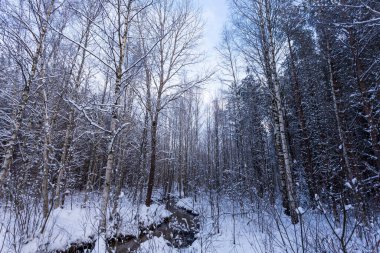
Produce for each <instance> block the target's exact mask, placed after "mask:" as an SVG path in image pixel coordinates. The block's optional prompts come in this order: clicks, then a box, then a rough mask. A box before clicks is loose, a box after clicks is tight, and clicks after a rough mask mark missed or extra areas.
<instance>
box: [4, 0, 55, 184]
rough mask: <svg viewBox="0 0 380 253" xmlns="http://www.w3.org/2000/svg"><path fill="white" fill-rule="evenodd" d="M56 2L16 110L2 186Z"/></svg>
mask: <svg viewBox="0 0 380 253" xmlns="http://www.w3.org/2000/svg"><path fill="white" fill-rule="evenodd" d="M54 1H55V0H52V1H51V2H50V6H49V8H48V10H47V13H46V22H44V24H43V25H42V28H41V32H40V36H39V40H38V43H37V46H36V51H35V53H34V54H33V58H32V66H31V70H30V74H29V76H28V80H26V82H25V84H24V88H23V91H22V94H21V101H20V103H19V104H18V107H17V109H16V119H15V124H14V128H13V131H12V135H11V138H10V140H9V141H8V143H7V148H6V151H5V154H4V157H3V164H2V165H1V169H0V184H3V182H4V181H5V179H6V177H7V176H8V173H9V171H10V168H11V167H12V163H13V155H14V150H15V147H16V145H17V142H18V135H19V131H20V128H21V125H22V121H23V118H24V115H23V114H24V111H25V107H26V105H27V104H28V101H29V93H30V88H31V85H32V83H33V82H34V78H35V76H36V72H37V66H38V62H39V60H40V58H41V56H42V53H43V45H44V42H45V37H46V33H47V26H48V24H47V22H49V18H50V15H51V12H52V10H53V6H54Z"/></svg>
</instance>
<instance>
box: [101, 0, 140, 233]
mask: <svg viewBox="0 0 380 253" xmlns="http://www.w3.org/2000/svg"><path fill="white" fill-rule="evenodd" d="M132 2H133V0H129V1H128V3H127V10H126V14H124V15H125V19H124V23H123V24H122V26H124V31H123V32H122V29H121V28H122V27H120V28H119V29H118V39H119V40H118V41H119V44H118V49H119V52H118V53H119V58H118V60H117V62H116V64H117V68H116V80H115V91H114V98H113V99H114V102H113V107H112V117H111V127H110V134H109V137H108V138H109V144H108V151H107V166H106V174H105V178H104V185H103V194H102V202H101V207H100V212H101V219H100V222H99V230H100V231H101V232H105V231H106V229H107V207H108V202H109V196H110V189H111V177H112V170H113V163H114V157H115V154H114V142H115V139H116V137H117V136H116V135H117V133H116V124H117V122H118V108H119V104H120V98H121V80H122V77H123V65H124V59H125V53H126V52H125V50H126V47H127V40H128V32H129V30H128V28H129V22H130V20H129V14H130V11H131V7H132ZM118 15H122V13H121V10H120V6H118Z"/></svg>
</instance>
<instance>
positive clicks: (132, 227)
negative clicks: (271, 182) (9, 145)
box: [0, 194, 380, 253]
mask: <svg viewBox="0 0 380 253" xmlns="http://www.w3.org/2000/svg"><path fill="white" fill-rule="evenodd" d="M82 203H83V202H82V196H81V195H77V196H75V197H73V199H70V200H67V201H66V206H65V208H63V209H61V208H59V209H57V210H53V211H52V213H51V215H50V217H49V220H48V222H47V223H46V228H45V230H44V232H43V233H40V231H41V226H42V225H43V219H41V218H36V217H29V218H28V219H30V220H29V221H26V220H25V221H24V222H30V223H31V224H29V225H28V226H25V227H28V228H29V229H34V230H31V231H23V232H24V233H23V234H22V233H21V231H20V228H18V227H17V225H14V224H16V223H15V220H16V217H17V218H18V219H19V218H20V217H19V216H17V215H16V214H15V213H12V212H9V209H8V211H7V212H5V211H4V208H3V209H0V212H1V213H0V214H1V218H2V219H1V221H0V252H7V253H8V252H9V253H11V252H20V253H34V252H50V251H53V250H59V249H60V250H63V249H66V248H67V247H68V246H69V245H70V243H75V242H86V241H91V240H93V239H96V245H95V249H94V250H93V252H97V253H103V252H106V250H105V245H106V243H105V240H104V239H105V238H104V237H102V236H101V235H99V233H98V220H99V203H100V201H99V197H97V196H96V195H93V196H91V201H90V202H89V203H90V204H89V205H87V206H86V207H85V208H82V207H81V204H82ZM217 203H218V204H217ZM176 205H177V206H178V207H181V208H184V209H187V210H193V211H194V212H196V213H198V214H199V220H200V232H199V233H198V234H197V239H196V241H195V242H194V243H193V244H192V245H191V246H190V247H188V248H185V249H175V248H172V247H171V246H169V243H168V242H167V241H165V239H164V238H162V237H153V238H152V239H150V240H148V241H146V242H144V243H142V244H141V246H140V248H139V249H138V251H137V252H152V253H154V252H183V253H195V252H210V253H213V252H215V253H217V252H218V253H229V252H231V253H232V252H239V253H240V252H242V253H244V252H254V253H255V252H258V253H259V252H322V251H323V250H325V252H339V247H340V244H339V241H338V240H337V237H336V235H341V233H342V231H339V230H332V229H331V227H329V225H328V222H327V220H326V218H327V216H325V215H323V214H322V213H318V211H311V210H306V212H305V213H303V215H302V217H301V218H302V220H301V223H300V224H297V225H292V224H291V223H290V221H289V218H288V217H287V216H285V215H283V214H282V212H281V210H280V208H278V209H277V208H273V207H270V206H265V205H264V204H262V203H261V204H255V206H252V205H249V204H247V203H244V202H243V203H240V202H236V201H231V199H228V198H220V199H218V202H216V201H214V202H210V199H209V197H208V196H207V195H206V194H203V195H200V196H197V201H195V200H194V199H193V198H184V199H180V200H179V201H178V202H177V204H176ZM260 205H261V206H260ZM255 210H256V211H255ZM257 210H260V211H257ZM118 211H119V214H120V218H121V221H122V222H121V226H120V228H119V229H118V231H117V232H119V233H121V234H124V235H126V234H128V235H135V236H137V235H138V233H139V226H149V225H150V224H159V223H161V222H162V221H163V220H164V218H165V217H169V216H170V215H171V213H170V212H169V211H167V210H166V209H165V206H164V205H163V204H157V203H155V204H153V205H152V206H151V207H149V208H147V207H145V205H143V204H142V205H134V204H132V202H131V201H130V200H129V199H128V198H127V197H126V196H124V197H122V198H121V199H120V206H119V210H118ZM31 214H33V213H31ZM24 218H26V216H25V217H24ZM18 222H19V221H18ZM17 224H20V223H17ZM375 224H378V223H376V222H374V223H373V224H372V225H373V227H372V228H371V233H363V234H364V236H363V237H362V239H359V238H358V236H357V234H356V233H355V234H353V236H352V238H349V237H348V235H349V234H350V232H351V231H352V230H351V227H350V226H351V224H348V225H349V226H348V229H347V230H346V231H347V232H346V233H347V234H348V235H347V237H346V240H348V239H349V241H348V243H347V250H348V251H347V252H376V251H374V250H376V248H373V245H376V243H378V242H379V238H380V229H379V227H378V226H377V227H376V225H375ZM110 225H111V224H110ZM301 225H302V230H301ZM367 232H368V231H367ZM334 233H336V234H334ZM368 234H370V235H371V236H368ZM301 238H302V239H301Z"/></svg>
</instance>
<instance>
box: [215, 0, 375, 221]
mask: <svg viewBox="0 0 380 253" xmlns="http://www.w3.org/2000/svg"><path fill="white" fill-rule="evenodd" d="M379 8H380V5H379V3H378V1H370V0H368V1H359V2H358V1H327V0H326V1H323V0H321V1H281V0H255V1H248V0H232V1H231V9H232V14H231V24H230V26H229V27H227V28H226V30H225V32H224V34H223V43H222V46H221V47H220V53H221V55H222V56H223V59H224V60H223V66H224V71H225V74H224V75H223V77H224V78H223V81H224V82H225V83H227V84H228V85H229V86H228V87H229V88H228V92H227V96H226V99H225V101H224V102H223V103H220V102H215V107H214V108H215V109H214V110H213V115H215V123H214V126H213V128H214V129H215V130H214V135H215V136H216V137H215V141H216V143H219V146H218V147H216V153H217V156H216V157H215V159H217V160H218V161H220V166H221V167H222V168H221V171H223V172H226V171H228V172H229V173H230V172H231V171H232V172H233V173H234V175H235V177H233V178H235V180H234V181H233V182H232V183H229V185H239V187H240V188H241V189H250V190H251V191H254V192H255V193H256V194H257V196H259V197H260V198H265V199H267V201H268V202H271V203H274V202H275V200H276V192H277V191H276V189H279V190H280V192H281V195H282V204H283V207H284V209H285V213H286V214H288V215H290V216H291V219H292V222H293V223H297V222H298V220H299V214H300V212H301V211H300V210H299V207H300V206H301V207H303V209H305V207H307V208H308V209H309V208H311V209H315V208H319V209H324V210H331V211H332V213H333V214H334V219H335V222H336V224H340V222H345V221H343V219H345V218H346V214H347V212H348V210H349V209H351V208H352V209H353V210H354V211H353V214H354V215H353V216H354V217H355V218H356V219H357V221H358V223H360V224H367V225H368V224H371V222H372V220H373V218H374V217H377V213H378V211H379V210H378V208H379V205H378V203H379V185H380V184H379V183H380V181H379V179H380V178H379V175H380V174H379V173H380V153H379V151H380V143H379V129H380V114H379V112H380V110H379V109H380V85H379V84H380V82H379V75H378V73H379V68H380V63H379V56H380V48H379V40H380V23H379V17H380V15H379ZM242 66H245V68H246V69H243V70H242ZM242 73H243V74H242ZM239 76H243V77H242V78H239ZM218 136H220V138H219V139H218ZM217 148H219V150H218V149H217ZM226 156H227V157H226ZM217 166H218V165H216V168H217ZM226 178H228V179H229V180H231V177H229V176H226ZM240 184H244V186H240ZM252 188H253V190H252ZM301 213H302V212H301Z"/></svg>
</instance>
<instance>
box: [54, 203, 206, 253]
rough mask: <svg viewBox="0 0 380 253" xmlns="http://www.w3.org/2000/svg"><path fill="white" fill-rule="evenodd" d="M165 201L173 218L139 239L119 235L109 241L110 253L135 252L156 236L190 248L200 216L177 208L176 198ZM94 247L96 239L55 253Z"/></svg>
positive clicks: (77, 252)
mask: <svg viewBox="0 0 380 253" xmlns="http://www.w3.org/2000/svg"><path fill="white" fill-rule="evenodd" d="M165 201H166V209H167V210H169V211H170V212H171V213H172V215H171V216H169V217H168V218H166V219H165V220H164V221H163V222H162V223H161V224H158V225H151V226H150V227H147V228H142V229H141V232H140V234H139V236H138V237H135V236H132V235H119V236H117V237H114V238H110V239H108V240H107V243H108V252H116V253H128V252H134V251H136V250H137V249H138V248H139V247H140V245H141V244H142V243H143V242H146V241H148V240H150V239H152V238H153V237H154V236H156V237H161V236H163V238H164V239H165V240H166V241H167V243H168V245H170V246H172V247H174V248H186V247H189V246H190V245H191V244H192V243H193V242H194V241H195V240H196V234H197V233H198V232H199V218H198V215H197V214H194V213H192V212H191V211H188V210H185V209H182V208H179V207H177V206H176V205H175V203H176V200H175V199H174V198H170V199H167V200H165ZM94 246H95V239H93V240H91V241H90V242H88V243H73V244H72V245H71V246H70V247H69V248H68V249H66V250H64V251H55V253H91V252H92V250H93V248H94Z"/></svg>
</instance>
